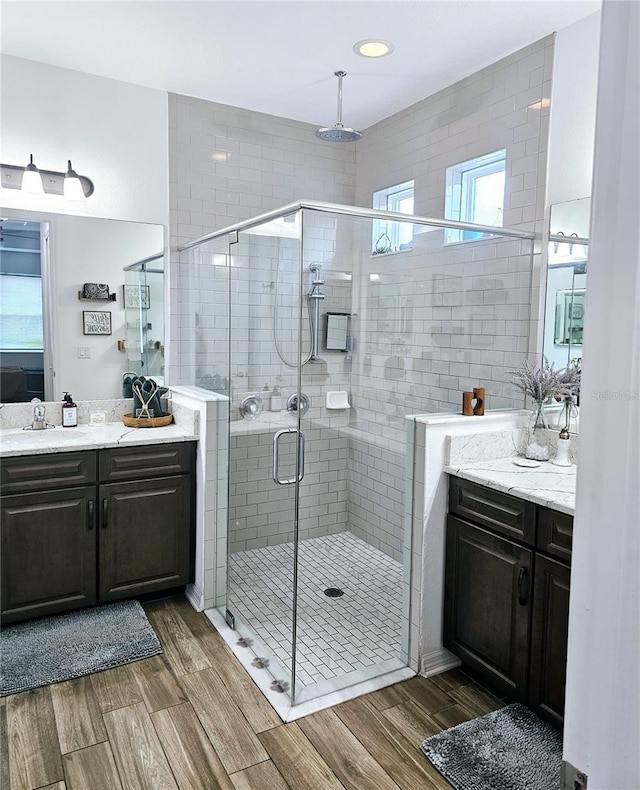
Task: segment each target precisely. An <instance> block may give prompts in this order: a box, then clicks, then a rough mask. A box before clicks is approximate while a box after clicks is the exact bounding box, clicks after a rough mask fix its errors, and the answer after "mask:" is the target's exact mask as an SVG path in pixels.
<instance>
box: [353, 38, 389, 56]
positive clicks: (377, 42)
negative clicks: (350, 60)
mask: <svg viewBox="0 0 640 790" xmlns="http://www.w3.org/2000/svg"><path fill="white" fill-rule="evenodd" d="M393 50H394V46H393V44H392V43H391V42H390V41H382V40H381V39H375V38H365V39H363V40H362V41H358V42H357V43H356V44H354V45H353V51H354V52H355V53H356V55H360V56H361V57H363V58H383V57H384V56H385V55H390V54H391V53H392V52H393Z"/></svg>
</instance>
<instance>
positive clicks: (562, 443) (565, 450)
mask: <svg viewBox="0 0 640 790" xmlns="http://www.w3.org/2000/svg"><path fill="white" fill-rule="evenodd" d="M570 447H571V438H570V436H569V431H568V430H567V429H566V428H563V429H562V430H561V431H560V433H559V435H558V450H557V452H556V457H555V458H554V459H553V461H552V463H554V464H555V465H556V466H572V462H571V457H570V455H569V450H570Z"/></svg>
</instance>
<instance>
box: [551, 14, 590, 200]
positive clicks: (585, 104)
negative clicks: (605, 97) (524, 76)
mask: <svg viewBox="0 0 640 790" xmlns="http://www.w3.org/2000/svg"><path fill="white" fill-rule="evenodd" d="M599 39H600V12H598V13H596V14H591V15H590V16H587V17H585V18H584V19H581V20H580V21H579V22H576V23H574V24H573V25H569V27H566V28H564V29H563V30H559V31H558V32H557V33H556V45H555V55H554V63H553V79H552V88H551V118H550V125H549V157H548V174H547V205H553V204H554V203H562V202H564V201H566V200H574V199H576V198H582V197H587V196H589V195H590V194H591V177H592V171H593V138H594V133H595V118H596V87H597V82H598V45H599Z"/></svg>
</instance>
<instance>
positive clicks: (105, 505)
mask: <svg viewBox="0 0 640 790" xmlns="http://www.w3.org/2000/svg"><path fill="white" fill-rule="evenodd" d="M108 523H109V500H108V499H103V500H102V529H104V528H105V527H106V526H107V524H108Z"/></svg>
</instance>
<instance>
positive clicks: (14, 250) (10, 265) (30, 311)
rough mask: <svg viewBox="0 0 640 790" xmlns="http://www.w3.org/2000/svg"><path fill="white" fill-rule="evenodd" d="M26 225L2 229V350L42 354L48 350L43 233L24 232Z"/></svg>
mask: <svg viewBox="0 0 640 790" xmlns="http://www.w3.org/2000/svg"><path fill="white" fill-rule="evenodd" d="M24 224H28V223H17V222H16V223H14V222H11V221H8V222H5V223H3V225H2V226H1V227H0V349H1V350H2V351H42V350H43V347H44V335H43V326H42V280H41V273H40V231H39V229H38V230H36V231H34V230H31V228H28V229H23V227H22V226H23V225H24ZM33 224H34V223H31V225H33ZM36 227H37V225H36ZM18 228H19V229H18Z"/></svg>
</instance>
